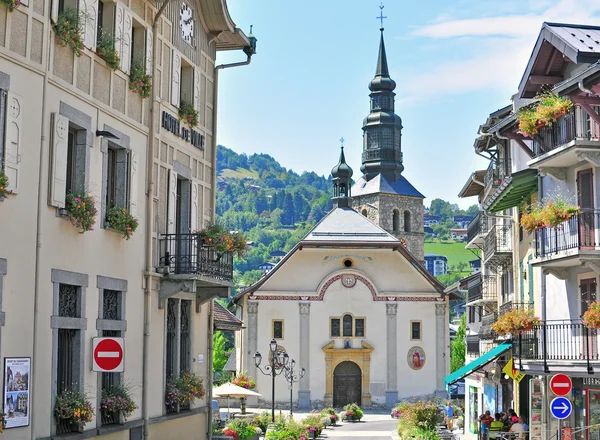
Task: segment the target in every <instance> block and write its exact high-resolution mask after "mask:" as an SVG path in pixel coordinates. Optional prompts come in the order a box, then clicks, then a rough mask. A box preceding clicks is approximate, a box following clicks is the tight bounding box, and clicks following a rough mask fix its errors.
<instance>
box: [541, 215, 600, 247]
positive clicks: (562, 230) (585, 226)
mask: <svg viewBox="0 0 600 440" xmlns="http://www.w3.org/2000/svg"><path fill="white" fill-rule="evenodd" d="M599 224H600V211H597V210H589V211H584V212H581V213H579V214H577V215H574V216H573V217H571V218H570V219H569V220H566V221H564V222H562V223H561V224H560V225H558V226H557V227H556V228H553V227H545V228H540V229H538V230H537V231H535V254H536V257H546V256H550V255H554V254H558V253H560V252H564V251H567V250H569V249H594V248H595V247H596V246H597V245H598V240H597V237H596V233H597V229H598V225H599Z"/></svg>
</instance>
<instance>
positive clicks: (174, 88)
mask: <svg viewBox="0 0 600 440" xmlns="http://www.w3.org/2000/svg"><path fill="white" fill-rule="evenodd" d="M172 67H173V68H172V69H171V104H173V105H174V106H175V107H179V83H180V81H181V55H179V54H178V53H177V50H175V49H173V66H172Z"/></svg>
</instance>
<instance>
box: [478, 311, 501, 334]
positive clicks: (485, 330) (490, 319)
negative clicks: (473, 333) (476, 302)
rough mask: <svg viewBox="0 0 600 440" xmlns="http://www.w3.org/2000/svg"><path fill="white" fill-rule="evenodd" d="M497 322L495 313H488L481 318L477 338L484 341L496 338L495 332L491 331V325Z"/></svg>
mask: <svg viewBox="0 0 600 440" xmlns="http://www.w3.org/2000/svg"><path fill="white" fill-rule="evenodd" d="M497 320H498V314H497V313H495V312H494V313H488V314H487V315H484V316H483V317H482V318H481V327H480V329H479V338H480V339H484V340H493V339H495V338H496V332H495V331H494V330H492V324H493V323H495V322H496V321H497Z"/></svg>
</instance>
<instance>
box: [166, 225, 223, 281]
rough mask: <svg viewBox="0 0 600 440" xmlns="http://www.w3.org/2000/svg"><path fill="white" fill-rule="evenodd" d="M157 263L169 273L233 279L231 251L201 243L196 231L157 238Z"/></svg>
mask: <svg viewBox="0 0 600 440" xmlns="http://www.w3.org/2000/svg"><path fill="white" fill-rule="evenodd" d="M160 250H161V253H160V255H161V257H160V261H159V265H160V266H163V267H167V268H168V271H169V273H172V274H178V275H181V274H190V275H192V274H196V275H204V276H208V277H211V278H214V279H217V280H222V281H228V282H231V281H233V254H232V253H231V252H224V253H219V252H217V251H216V250H215V249H214V248H212V247H210V246H206V245H204V243H203V242H202V239H201V238H200V236H199V235H198V234H164V235H163V236H162V238H161V239H160Z"/></svg>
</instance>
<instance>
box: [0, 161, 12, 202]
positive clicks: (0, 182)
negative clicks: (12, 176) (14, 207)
mask: <svg viewBox="0 0 600 440" xmlns="http://www.w3.org/2000/svg"><path fill="white" fill-rule="evenodd" d="M8 183H9V182H8V176H7V175H6V173H5V172H4V170H3V169H2V168H0V200H4V199H5V198H6V196H8V195H9V194H12V191H11V190H10V189H8Z"/></svg>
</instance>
